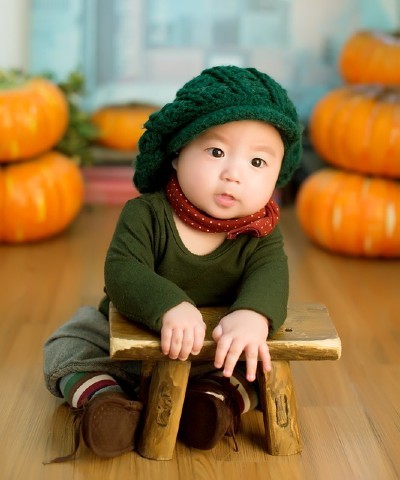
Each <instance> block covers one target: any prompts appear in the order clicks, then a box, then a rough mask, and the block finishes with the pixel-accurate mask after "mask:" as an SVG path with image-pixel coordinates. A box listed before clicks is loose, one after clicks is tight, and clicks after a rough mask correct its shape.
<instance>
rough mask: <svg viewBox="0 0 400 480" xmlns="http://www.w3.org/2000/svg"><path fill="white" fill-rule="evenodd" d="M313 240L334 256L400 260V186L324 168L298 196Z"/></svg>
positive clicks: (303, 223)
mask: <svg viewBox="0 0 400 480" xmlns="http://www.w3.org/2000/svg"><path fill="white" fill-rule="evenodd" d="M296 211H297V215H298V218H299V222H300V224H301V226H302V227H303V229H304V231H305V233H306V234H307V236H308V237H309V238H310V239H311V240H313V241H314V242H316V243H317V244H318V245H320V246H322V247H324V248H327V249H329V250H332V251H334V252H339V253H344V254H349V255H359V256H366V257H398V256H400V184H399V183H398V182H395V181H393V180H383V179H379V178H373V177H371V178H368V177H366V176H363V175H358V174H354V173H347V172H344V171H341V170H332V169H322V170H319V171H317V172H316V173H314V174H312V175H310V176H309V177H308V178H307V179H306V180H305V182H304V183H303V184H302V185H301V187H300V189H299V192H298V196H297V198H296Z"/></svg>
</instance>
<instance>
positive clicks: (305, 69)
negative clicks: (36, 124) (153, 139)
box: [31, 0, 400, 119]
mask: <svg viewBox="0 0 400 480" xmlns="http://www.w3.org/2000/svg"><path fill="white" fill-rule="evenodd" d="M399 23H400V1H399V0H335V1H332V0H201V1H194V0H190V1H189V0H188V1H184V2H180V1H177V0H33V2H32V49H31V69H32V70H33V71H35V72H40V71H45V70H51V71H52V72H53V73H55V74H56V75H57V77H65V76H66V75H67V73H68V72H69V71H71V70H73V69H76V68H80V69H81V70H82V71H83V73H84V74H85V77H86V81H87V95H86V104H85V105H86V108H87V109H89V110H93V109H95V108H98V107H100V106H103V105H105V104H110V103H126V102H145V103H154V104H160V105H161V104H164V103H165V102H167V101H170V100H172V99H173V96H174V94H175V92H176V90H177V89H178V88H179V87H180V86H181V85H182V84H183V83H184V82H185V81H187V80H189V79H190V78H192V77H193V76H195V75H197V74H198V73H199V72H200V71H201V70H202V69H203V68H206V67H209V66H212V65H216V64H235V65H240V66H255V67H257V68H259V69H261V70H263V71H265V72H267V73H269V74H270V75H271V76H273V77H274V78H276V80H278V81H279V82H280V83H282V84H283V85H284V86H285V87H286V88H287V89H288V91H289V94H290V95H291V97H292V98H293V99H294V101H295V103H296V106H297V108H298V110H299V113H300V116H301V117H302V118H304V119H307V118H308V116H309V114H310V112H311V110H312V108H313V106H314V105H315V102H316V101H317V100H318V99H319V98H320V97H321V96H323V95H324V94H325V93H326V92H327V91H329V90H331V89H332V88H335V87H336V86H338V85H340V84H341V79H340V77H339V74H338V71H337V58H338V54H339V52H340V49H341V47H342V45H343V43H344V41H345V40H346V39H347V38H348V37H349V36H350V35H351V34H352V33H353V32H354V31H357V30H360V29H363V28H371V29H377V30H394V29H396V28H399Z"/></svg>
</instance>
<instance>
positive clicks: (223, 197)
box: [215, 193, 236, 207]
mask: <svg viewBox="0 0 400 480" xmlns="http://www.w3.org/2000/svg"><path fill="white" fill-rule="evenodd" d="M215 198H216V201H217V203H218V205H221V206H222V207H230V206H232V205H233V204H234V203H235V201H236V199H235V197H234V196H233V195H230V194H229V193H219V194H217V195H216V196H215Z"/></svg>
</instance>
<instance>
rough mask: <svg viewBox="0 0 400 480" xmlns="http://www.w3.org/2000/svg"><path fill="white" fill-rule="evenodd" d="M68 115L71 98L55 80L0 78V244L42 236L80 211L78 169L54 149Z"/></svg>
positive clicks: (82, 188)
mask: <svg viewBox="0 0 400 480" xmlns="http://www.w3.org/2000/svg"><path fill="white" fill-rule="evenodd" d="M68 118H69V117H68V102H67V100H66V98H65V96H64V94H63V93H62V91H61V90H60V89H59V88H58V87H57V86H56V85H55V84H54V83H52V82H50V81H49V80H46V79H44V78H32V79H21V78H19V77H16V78H11V79H10V78H7V77H6V76H0V242H3V243H22V242H30V241H36V240H42V239H44V238H47V237H50V236H52V235H55V234H57V233H59V232H61V231H62V230H64V229H65V228H66V227H67V226H68V225H69V224H70V223H71V222H72V220H73V219H74V218H75V217H76V215H77V214H78V212H79V210H80V208H81V206H82V203H83V191H84V186H83V180H82V175H81V172H80V169H79V167H78V166H77V165H76V163H74V162H73V161H72V160H71V159H70V158H69V157H67V156H65V155H63V154H61V153H58V152H56V151H54V150H51V149H53V148H54V146H55V145H56V143H57V142H58V141H59V140H60V139H61V137H62V136H63V135H64V133H65V132H66V129H67V127H68Z"/></svg>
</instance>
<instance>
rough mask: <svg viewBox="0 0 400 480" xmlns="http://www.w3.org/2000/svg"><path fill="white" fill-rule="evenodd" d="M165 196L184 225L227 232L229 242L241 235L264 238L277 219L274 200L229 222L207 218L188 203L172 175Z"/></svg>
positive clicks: (206, 230) (205, 230) (277, 208)
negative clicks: (251, 212) (252, 212)
mask: <svg viewBox="0 0 400 480" xmlns="http://www.w3.org/2000/svg"><path fill="white" fill-rule="evenodd" d="M166 194H167V199H168V201H169V203H170V204H171V207H172V208H173V209H174V211H175V213H176V214H177V215H178V217H179V218H180V219H181V220H183V221H184V222H185V223H186V224H188V225H190V226H191V227H193V228H196V229H198V230H201V231H202V232H210V233H221V232H227V238H228V239H229V240H233V239H234V238H236V237H237V236H238V235H240V234H242V233H244V234H247V235H251V236H253V237H264V236H265V235H268V234H269V233H271V232H272V230H273V229H274V228H275V226H276V224H277V223H278V219H279V207H278V205H277V204H276V203H275V202H274V200H270V201H269V202H268V203H267V204H266V205H265V207H263V208H262V209H261V210H259V211H258V212H256V213H254V214H252V215H248V216H247V217H241V218H232V219H229V220H222V219H219V218H214V217H209V216H207V215H206V214H205V213H204V212H201V211H200V210H197V208H196V207H195V206H194V205H193V204H192V203H190V202H189V200H188V199H187V198H186V196H185V195H184V193H183V192H182V190H181V187H180V185H179V183H178V180H177V178H176V175H172V177H171V179H170V181H169V182H168V185H167V187H166Z"/></svg>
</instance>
